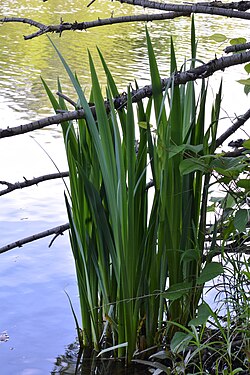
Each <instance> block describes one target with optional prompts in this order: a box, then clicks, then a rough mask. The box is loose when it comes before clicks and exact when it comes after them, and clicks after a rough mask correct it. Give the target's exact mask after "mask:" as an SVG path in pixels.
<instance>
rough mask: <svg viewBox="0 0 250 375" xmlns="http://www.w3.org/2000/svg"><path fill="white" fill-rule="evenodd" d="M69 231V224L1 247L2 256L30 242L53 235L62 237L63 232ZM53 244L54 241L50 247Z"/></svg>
mask: <svg viewBox="0 0 250 375" xmlns="http://www.w3.org/2000/svg"><path fill="white" fill-rule="evenodd" d="M68 229H69V223H67V224H63V225H59V226H58V227H54V228H51V229H48V230H46V231H44V232H40V233H37V234H34V235H32V236H29V237H26V238H23V239H21V240H18V241H15V242H12V243H11V244H9V245H6V246H3V247H1V248H0V254H2V253H5V252H6V251H9V250H11V249H14V248H16V247H22V246H23V245H25V244H27V243H29V242H33V241H35V240H38V239H41V238H44V237H47V236H51V235H52V234H55V235H56V236H58V235H60V234H61V235H62V234H63V232H65V231H66V230H68ZM52 242H53V240H52V241H51V243H50V246H51V244H52Z"/></svg>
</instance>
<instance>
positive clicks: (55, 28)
mask: <svg viewBox="0 0 250 375" xmlns="http://www.w3.org/2000/svg"><path fill="white" fill-rule="evenodd" d="M189 15H190V12H182V13H177V12H169V13H160V14H159V13H158V14H141V15H135V16H122V17H110V18H103V19H101V18H98V19H97V20H94V21H88V22H74V23H70V22H63V21H62V22H61V23H60V25H44V24H42V23H40V22H36V21H33V20H31V19H29V18H18V17H5V18H1V19H0V22H2V23H6V22H21V23H27V24H29V25H31V26H35V27H37V28H38V29H39V30H38V31H36V32H35V33H33V34H29V35H26V36H24V39H25V40H29V39H33V38H35V37H38V36H40V35H43V34H46V33H59V34H60V35H61V34H62V32H63V31H69V30H72V31H75V30H79V31H83V30H87V29H90V28H93V27H98V26H106V25H114V24H117V23H127V22H139V21H145V22H149V21H161V20H167V19H174V18H176V17H181V16H189Z"/></svg>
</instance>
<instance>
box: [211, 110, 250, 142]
mask: <svg viewBox="0 0 250 375" xmlns="http://www.w3.org/2000/svg"><path fill="white" fill-rule="evenodd" d="M249 118H250V109H249V110H248V111H246V113H244V115H242V116H240V117H238V118H237V120H236V121H235V122H234V124H233V125H232V126H230V127H229V128H228V129H227V130H226V131H225V132H224V133H223V134H222V135H221V136H220V137H219V138H218V139H217V140H216V147H219V146H221V145H222V143H223V142H225V140H226V139H228V137H230V136H231V135H232V134H234V133H235V132H236V130H238V129H239V128H240V127H241V126H242V125H244V124H245V122H246V121H247V120H248V119H249Z"/></svg>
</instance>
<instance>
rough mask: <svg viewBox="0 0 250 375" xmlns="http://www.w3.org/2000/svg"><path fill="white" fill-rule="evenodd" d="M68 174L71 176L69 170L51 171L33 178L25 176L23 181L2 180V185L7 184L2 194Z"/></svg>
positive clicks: (1, 191) (0, 182)
mask: <svg viewBox="0 0 250 375" xmlns="http://www.w3.org/2000/svg"><path fill="white" fill-rule="evenodd" d="M68 176H69V172H60V173H51V174H47V175H44V176H39V177H35V178H32V179H31V180H27V179H26V178H25V177H24V181H23V182H15V183H14V184H12V183H10V182H7V181H0V185H6V186H7V188H6V189H4V190H0V196H1V195H5V194H8V193H10V192H11V191H14V190H17V189H23V188H25V187H29V186H32V185H37V184H39V183H40V182H44V181H49V180H54V179H56V178H64V177H68Z"/></svg>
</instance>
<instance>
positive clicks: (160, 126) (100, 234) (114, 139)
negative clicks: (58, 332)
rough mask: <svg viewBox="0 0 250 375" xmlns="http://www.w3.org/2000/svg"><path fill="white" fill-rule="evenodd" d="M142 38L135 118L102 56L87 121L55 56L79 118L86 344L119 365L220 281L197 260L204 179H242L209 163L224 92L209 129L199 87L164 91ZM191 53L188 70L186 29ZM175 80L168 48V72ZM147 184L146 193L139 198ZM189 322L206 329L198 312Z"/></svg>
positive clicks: (75, 225)
mask: <svg viewBox="0 0 250 375" xmlns="http://www.w3.org/2000/svg"><path fill="white" fill-rule="evenodd" d="M146 40H147V47H148V56H149V65H150V75H151V82H152V91H153V96H152V99H150V100H149V101H148V103H147V105H145V103H143V102H139V103H137V105H136V110H137V116H136V115H135V111H134V108H133V105H132V97H131V92H130V87H128V91H127V103H126V108H122V109H119V110H115V108H114V104H113V99H112V98H113V97H117V95H118V90H117V88H116V85H115V82H114V79H113V77H112V75H111V73H110V71H109V69H108V66H107V64H106V62H105V60H104V58H103V56H102V54H101V52H100V51H99V55H100V59H101V62H102V65H103V69H104V71H105V74H106V77H107V88H106V96H107V99H108V104H105V101H104V98H103V93H102V90H101V87H100V84H99V81H98V77H97V73H96V70H95V64H94V62H93V59H92V56H91V55H90V54H89V65H90V71H91V79H92V90H91V102H93V103H94V104H95V112H92V111H91V109H90V107H89V105H88V100H87V99H86V97H85V94H84V91H83V89H82V88H81V86H80V83H79V81H78V80H77V77H76V76H75V75H74V74H73V73H72V71H71V70H70V68H69V66H68V64H67V63H66V61H65V60H64V58H63V56H62V55H61V54H60V52H59V51H58V49H57V48H56V46H54V48H55V49H56V51H57V54H58V56H59V58H60V60H61V62H62V64H63V65H64V67H65V69H66V72H67V74H68V76H69V78H70V80H71V82H72V85H73V87H74V88H75V91H76V93H77V95H78V102H79V105H80V106H81V107H82V108H83V109H84V111H85V119H81V120H78V121H77V124H74V123H73V122H71V121H69V122H64V123H63V124H62V130H63V135H64V142H65V148H66V153H67V158H68V165H69V176H70V193H68V194H67V196H66V197H65V199H66V207H67V212H68V216H69V221H70V240H71V247H72V251H73V254H74V258H75V264H76V272H77V279H78V287H79V295H80V305H81V314H82V335H83V339H82V340H83V346H85V347H90V348H92V347H94V348H95V349H96V350H101V349H103V350H106V348H103V345H104V343H105V341H107V340H109V341H110V343H111V344H110V346H111V348H113V349H112V350H118V355H119V356H124V355H126V356H127V360H128V361H130V360H131V359H132V356H133V353H134V351H135V349H136V347H138V349H141V347H140V344H139V345H138V342H140V338H141V337H143V338H144V341H145V342H146V346H148V347H149V346H151V345H153V344H155V343H157V337H158V336H159V334H160V333H162V331H163V329H164V326H163V321H164V316H166V314H167V317H168V319H169V320H171V321H172V322H175V325H169V326H167V330H168V337H169V339H171V337H175V339H176V340H177V342H178V340H179V338H178V336H175V331H176V330H177V329H178V327H182V326H184V327H185V326H187V324H188V322H190V320H191V319H198V317H197V316H196V312H197V307H198V305H199V301H200V297H201V294H202V289H203V284H204V283H205V282H206V281H209V280H211V279H213V278H214V277H216V276H218V275H219V274H221V273H222V272H223V268H222V266H221V265H220V264H219V263H216V262H212V263H211V262H210V260H209V259H206V258H204V257H203V255H204V254H203V252H204V248H205V246H204V244H205V231H206V212H207V189H208V185H209V179H210V175H211V172H212V170H213V168H214V169H216V168H217V169H218V171H219V173H222V172H223V173H224V175H225V174H226V173H229V172H230V176H231V174H233V171H235V169H237V171H238V173H239V172H240V171H241V169H240V170H238V164H237V165H234V163H233V161H230V162H229V161H228V160H225V162H224V163H223V162H222V161H223V159H216V158H214V157H213V154H214V150H215V141H216V133H217V126H218V120H219V112H220V102H221V90H222V89H221V85H220V88H219V91H218V94H217V95H216V98H215V102H214V104H213V106H212V108H211V116H210V118H211V120H210V121H211V122H210V124H206V122H205V118H206V117H207V116H206V111H207V110H208V109H209V106H208V105H207V99H206V98H207V87H208V86H207V83H206V82H205V80H202V82H201V84H200V88H199V90H196V89H195V86H194V83H193V82H189V83H187V84H186V85H182V86H180V87H179V86H174V82H172V83H171V84H170V86H169V87H168V88H167V89H166V90H165V92H164V93H163V92H162V86H161V79H160V75H159V71H158V67H157V62H156V57H155V54H154V50H153V47H152V43H151V40H150V36H149V33H148V31H147V29H146ZM191 51H192V56H191V57H192V59H191V61H192V62H191V66H192V67H193V66H195V61H196V42H195V28H194V21H193V20H192V35H191ZM176 70H178V68H177V64H176V57H175V49H174V45H173V42H172V41H171V71H172V72H175V71H176ZM58 84H59V87H60V82H59V83H58ZM44 86H45V89H46V91H47V94H48V96H49V98H50V100H51V104H52V105H53V107H54V109H55V110H57V109H58V108H61V109H66V105H65V103H64V101H63V99H62V98H60V99H59V102H58V101H57V100H56V98H55V97H54V96H53V94H52V93H51V91H50V90H49V88H48V86H47V85H46V83H45V82H44ZM60 91H61V87H60ZM166 104H167V105H166ZM152 108H154V110H153V109H152ZM151 123H153V124H154V128H155V129H154V130H152V127H151V125H150V124H151ZM136 137H138V138H139V141H138V147H135V139H136ZM223 173H222V174H223ZM149 175H152V180H153V184H154V189H152V191H151V190H149V189H148V188H147V181H148V179H147V177H148V176H149ZM150 202H151V203H150ZM167 282H168V285H169V288H168V289H167V290H165V289H166V283H167ZM198 313H199V314H200V319H203V320H204V311H203V310H202V308H200V310H198ZM187 341H188V340H187ZM173 345H174V346H176V345H177V344H173ZM110 350H111V349H110Z"/></svg>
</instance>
